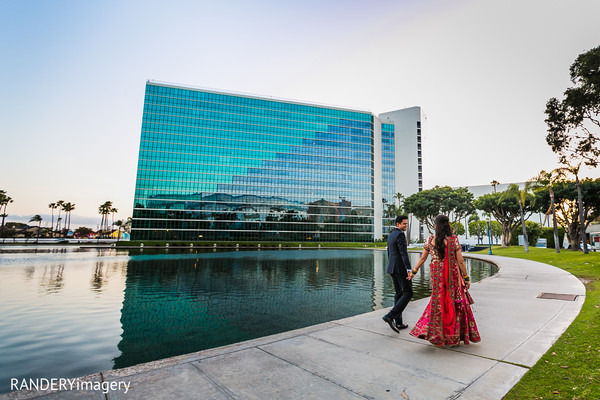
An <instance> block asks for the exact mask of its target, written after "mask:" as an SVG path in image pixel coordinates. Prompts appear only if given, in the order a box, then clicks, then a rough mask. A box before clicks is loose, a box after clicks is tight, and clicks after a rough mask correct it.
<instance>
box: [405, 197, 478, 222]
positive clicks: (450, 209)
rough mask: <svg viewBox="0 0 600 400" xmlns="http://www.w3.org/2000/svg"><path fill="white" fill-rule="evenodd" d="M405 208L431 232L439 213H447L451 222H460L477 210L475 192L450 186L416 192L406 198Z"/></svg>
mask: <svg viewBox="0 0 600 400" xmlns="http://www.w3.org/2000/svg"><path fill="white" fill-rule="evenodd" d="M404 209H405V211H406V212H407V213H410V214H413V215H414V216H415V217H417V219H418V220H419V221H421V223H424V224H425V225H426V226H427V228H428V229H429V232H433V220H434V218H435V217H436V216H438V215H439V214H445V215H447V216H448V218H449V219H450V222H458V221H460V220H461V219H463V218H465V217H466V216H467V215H470V214H472V213H473V212H474V211H475V207H474V206H473V194H472V193H471V192H469V190H468V189H467V188H458V189H452V188H451V187H450V186H444V187H440V186H436V187H434V188H433V189H429V190H423V191H421V192H418V193H414V194H412V195H410V196H408V197H407V198H406V199H405V200H404ZM463 229H464V227H463Z"/></svg>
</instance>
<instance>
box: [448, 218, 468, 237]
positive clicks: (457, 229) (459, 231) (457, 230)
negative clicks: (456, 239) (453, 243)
mask: <svg viewBox="0 0 600 400" xmlns="http://www.w3.org/2000/svg"><path fill="white" fill-rule="evenodd" d="M450 225H451V226H452V233H454V234H455V235H458V236H460V235H464V234H465V232H466V231H465V226H464V225H463V224H462V223H460V222H459V221H454V222H452V223H450Z"/></svg>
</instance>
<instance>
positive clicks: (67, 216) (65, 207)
mask: <svg viewBox="0 0 600 400" xmlns="http://www.w3.org/2000/svg"><path fill="white" fill-rule="evenodd" d="M62 209H63V211H64V212H65V222H66V224H67V230H70V229H71V211H73V210H74V209H75V203H71V202H68V203H65V204H63V207H62Z"/></svg>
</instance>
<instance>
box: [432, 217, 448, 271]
mask: <svg viewBox="0 0 600 400" xmlns="http://www.w3.org/2000/svg"><path fill="white" fill-rule="evenodd" d="M433 223H434V224H435V251H436V252H437V254H438V257H439V258H440V260H443V259H444V257H445V256H446V245H445V244H444V239H445V238H446V237H451V236H452V226H450V220H449V219H448V217H447V216H445V215H442V214H440V215H438V216H437V217H435V219H434V220H433Z"/></svg>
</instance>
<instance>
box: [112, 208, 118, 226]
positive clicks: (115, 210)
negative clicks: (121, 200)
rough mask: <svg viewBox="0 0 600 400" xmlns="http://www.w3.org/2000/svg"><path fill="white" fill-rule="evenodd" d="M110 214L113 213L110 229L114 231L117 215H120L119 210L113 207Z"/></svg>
mask: <svg viewBox="0 0 600 400" xmlns="http://www.w3.org/2000/svg"><path fill="white" fill-rule="evenodd" d="M110 212H111V213H112V220H111V227H110V229H111V230H113V229H114V225H115V213H118V212H119V210H118V209H116V208H115V207H112V208H111V209H110Z"/></svg>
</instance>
